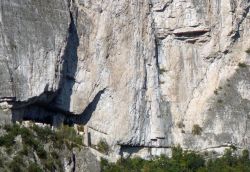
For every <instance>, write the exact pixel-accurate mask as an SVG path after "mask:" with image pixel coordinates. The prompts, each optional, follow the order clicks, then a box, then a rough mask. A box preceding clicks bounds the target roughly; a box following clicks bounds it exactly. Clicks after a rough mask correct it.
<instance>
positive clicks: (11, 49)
mask: <svg viewBox="0 0 250 172" xmlns="http://www.w3.org/2000/svg"><path fill="white" fill-rule="evenodd" d="M0 5H1V13H0V14H1V16H0V33H1V39H0V49H1V51H0V78H1V79H2V83H1V85H0V101H1V102H8V107H9V108H11V110H12V114H13V119H14V120H22V119H24V120H28V119H33V120H37V119H38V121H42V122H51V123H54V124H55V125H56V124H59V123H61V122H64V123H69V124H72V123H77V124H84V125H87V126H88V128H89V132H90V140H91V143H92V144H93V145H95V144H97V143H98V142H99V141H100V140H101V139H105V140H107V142H108V143H109V145H110V147H111V148H112V149H113V154H112V153H110V155H109V157H111V159H113V160H114V159H116V158H117V157H119V156H116V155H117V154H122V150H126V152H133V151H129V147H134V146H137V147H147V148H148V149H150V150H151V151H148V152H149V154H150V152H151V153H152V154H157V152H158V153H159V152H161V151H162V150H163V151H162V152H164V151H165V152H167V149H169V147H171V146H172V145H176V144H181V146H183V147H184V148H189V149H196V150H206V149H209V150H210V148H221V145H228V144H234V145H236V146H237V147H240V148H249V139H250V132H249V119H250V118H249V111H250V109H249V100H250V95H249V93H248V92H249V89H250V86H249V66H248V65H249V64H250V61H249V53H248V50H249V49H250V47H249V46H250V42H249V37H250V32H249V30H250V29H249V26H250V24H249V23H250V16H249V6H250V3H249V1H248V0H239V1H234V0H233V1H232V0H225V1H219V0H216V1H209V2H208V1H202V0H199V1H195V0H186V1H182V0H175V1H172V0H152V1H144V0H122V1H97V0H92V1H88V0H75V1H66V0H56V1H51V2H50V1H48V2H47V1H42V0H38V1H28V0H22V1H17V0H16V1H11V2H9V1H4V2H3V1H2V2H1V3H0ZM238 64H241V65H238ZM242 64H245V65H242ZM242 68H243V69H242ZM227 80H229V81H227ZM228 84H229V85H231V87H229V86H227V85H228ZM220 87H222V90H220ZM217 92H218V93H217ZM180 121H181V122H182V123H183V126H182V128H179V127H178V125H177V124H178V123H179V122H180ZM194 125H199V126H200V127H201V128H202V133H201V135H193V134H192V129H193V126H194ZM119 147H121V149H120V151H119ZM131 149H132V148H131ZM148 149H147V150H148ZM157 149H158V150H157ZM164 149H166V150H164ZM143 150H144V149H143ZM143 152H144V151H143ZM144 155H145V152H144V153H143V156H144ZM145 156H147V155H145Z"/></svg>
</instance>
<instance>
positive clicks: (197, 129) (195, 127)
mask: <svg viewBox="0 0 250 172" xmlns="http://www.w3.org/2000/svg"><path fill="white" fill-rule="evenodd" d="M201 132H202V128H201V127H200V126H199V125H198V124H195V125H193V128H192V134H193V135H201Z"/></svg>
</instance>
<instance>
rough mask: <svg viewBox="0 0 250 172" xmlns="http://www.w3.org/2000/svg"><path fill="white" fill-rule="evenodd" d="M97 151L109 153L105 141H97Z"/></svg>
mask: <svg viewBox="0 0 250 172" xmlns="http://www.w3.org/2000/svg"><path fill="white" fill-rule="evenodd" d="M97 150H98V151H99V152H102V153H104V154H108V152H109V145H108V143H107V142H106V140H104V139H102V140H100V141H99V143H98V144H97Z"/></svg>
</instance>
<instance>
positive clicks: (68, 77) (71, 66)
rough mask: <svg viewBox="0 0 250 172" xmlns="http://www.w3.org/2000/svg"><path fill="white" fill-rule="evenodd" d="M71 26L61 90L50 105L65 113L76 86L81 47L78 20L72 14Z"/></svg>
mask: <svg viewBox="0 0 250 172" xmlns="http://www.w3.org/2000/svg"><path fill="white" fill-rule="evenodd" d="M70 19H71V22H70V25H69V29H68V39H67V45H66V48H65V51H64V55H63V57H62V58H63V67H62V78H61V81H60V83H59V84H60V87H59V88H60V89H59V92H58V94H57V96H56V97H55V99H54V100H53V101H52V102H51V103H50V104H52V105H53V106H56V107H58V108H60V109H63V110H64V111H69V109H70V97H71V95H72V92H73V86H74V84H75V74H76V71H77V63H78V56H77V48H78V46H79V37H78V33H77V28H76V24H75V23H76V21H75V20H76V19H75V20H74V17H73V15H72V13H70Z"/></svg>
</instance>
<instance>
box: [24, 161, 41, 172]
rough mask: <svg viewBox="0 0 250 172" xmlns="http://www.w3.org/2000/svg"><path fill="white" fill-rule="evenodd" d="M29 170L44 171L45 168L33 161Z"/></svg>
mask: <svg viewBox="0 0 250 172" xmlns="http://www.w3.org/2000/svg"><path fill="white" fill-rule="evenodd" d="M28 172H43V170H42V169H41V168H40V167H39V165H38V164H36V163H31V164H30V165H29V167H28Z"/></svg>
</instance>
